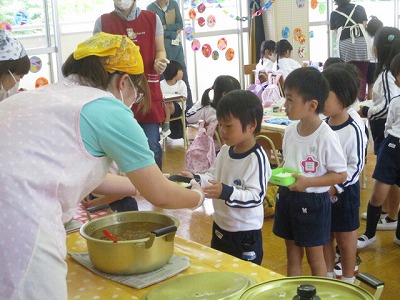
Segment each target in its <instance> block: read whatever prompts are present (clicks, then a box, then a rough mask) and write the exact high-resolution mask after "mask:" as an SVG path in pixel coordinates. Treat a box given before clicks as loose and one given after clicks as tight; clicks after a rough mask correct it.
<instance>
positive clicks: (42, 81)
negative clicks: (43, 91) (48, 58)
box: [35, 77, 49, 88]
mask: <svg viewBox="0 0 400 300" xmlns="http://www.w3.org/2000/svg"><path fill="white" fill-rule="evenodd" d="M48 84H49V81H48V80H47V79H46V78H44V77H39V78H38V79H36V82H35V88H40V87H41V86H44V85H48Z"/></svg>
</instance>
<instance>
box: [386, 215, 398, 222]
mask: <svg viewBox="0 0 400 300" xmlns="http://www.w3.org/2000/svg"><path fill="white" fill-rule="evenodd" d="M385 219H386V222H387V223H393V222H397V220H393V219H391V218H389V216H386V217H385Z"/></svg>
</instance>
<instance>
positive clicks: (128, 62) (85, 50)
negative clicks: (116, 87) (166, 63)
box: [73, 32, 144, 74]
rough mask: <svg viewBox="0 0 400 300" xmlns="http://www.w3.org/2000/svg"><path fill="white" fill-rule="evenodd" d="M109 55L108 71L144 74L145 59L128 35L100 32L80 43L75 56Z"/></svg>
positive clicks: (78, 57) (106, 62)
mask: <svg viewBox="0 0 400 300" xmlns="http://www.w3.org/2000/svg"><path fill="white" fill-rule="evenodd" d="M91 55H94V56H99V57H107V56H108V58H107V59H106V60H105V68H106V70H107V72H109V73H111V74H112V73H114V72H117V71H118V72H123V73H127V74H142V73H143V72H144V66H143V59H142V55H141V54H140V51H139V47H138V46H136V45H135V44H134V43H133V42H132V41H131V40H130V39H128V38H127V37H126V36H122V35H115V34H108V33H105V32H99V33H97V34H95V35H94V36H92V37H91V38H89V39H88V40H86V41H85V42H83V43H80V44H79V45H78V48H76V50H75V52H74V53H73V56H74V58H75V59H76V60H79V59H82V58H85V57H87V56H91Z"/></svg>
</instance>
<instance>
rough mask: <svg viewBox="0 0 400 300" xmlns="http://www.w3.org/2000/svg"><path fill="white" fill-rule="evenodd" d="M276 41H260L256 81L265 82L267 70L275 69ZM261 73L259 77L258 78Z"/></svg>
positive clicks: (273, 70)
mask: <svg viewBox="0 0 400 300" xmlns="http://www.w3.org/2000/svg"><path fill="white" fill-rule="evenodd" d="M275 50H276V43H275V42H274V41H273V40H268V41H264V42H262V43H261V49H260V60H259V62H258V64H257V65H256V72H255V77H256V83H258V82H259V83H262V82H265V81H266V80H267V79H268V76H267V73H268V72H275V71H276V53H275ZM260 75H261V78H260Z"/></svg>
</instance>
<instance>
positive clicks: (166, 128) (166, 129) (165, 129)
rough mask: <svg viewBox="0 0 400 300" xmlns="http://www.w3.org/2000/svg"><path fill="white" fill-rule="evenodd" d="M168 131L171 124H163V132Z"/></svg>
mask: <svg viewBox="0 0 400 300" xmlns="http://www.w3.org/2000/svg"><path fill="white" fill-rule="evenodd" d="M168 129H169V122H164V123H162V124H161V130H162V131H164V132H165V131H168Z"/></svg>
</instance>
